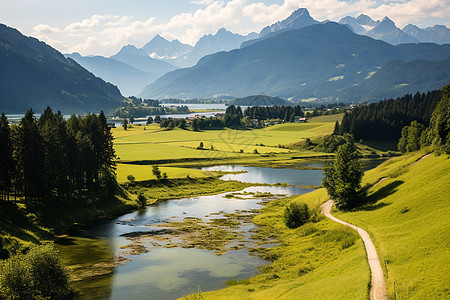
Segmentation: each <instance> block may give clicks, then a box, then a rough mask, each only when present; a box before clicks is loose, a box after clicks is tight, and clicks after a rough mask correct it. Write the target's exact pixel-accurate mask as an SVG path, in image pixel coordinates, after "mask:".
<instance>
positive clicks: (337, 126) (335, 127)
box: [333, 120, 340, 135]
mask: <svg viewBox="0 0 450 300" xmlns="http://www.w3.org/2000/svg"><path fill="white" fill-rule="evenodd" d="M333 134H334V135H339V134H340V130H339V121H337V120H336V123H335V124H334V130H333Z"/></svg>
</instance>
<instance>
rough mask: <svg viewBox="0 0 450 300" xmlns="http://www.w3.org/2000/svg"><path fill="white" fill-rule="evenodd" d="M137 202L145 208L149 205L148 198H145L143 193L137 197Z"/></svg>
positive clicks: (140, 206)
mask: <svg viewBox="0 0 450 300" xmlns="http://www.w3.org/2000/svg"><path fill="white" fill-rule="evenodd" d="M137 204H138V207H139V208H144V207H145V206H146V205H147V198H145V196H144V195H142V193H140V194H139V195H138V197H137Z"/></svg>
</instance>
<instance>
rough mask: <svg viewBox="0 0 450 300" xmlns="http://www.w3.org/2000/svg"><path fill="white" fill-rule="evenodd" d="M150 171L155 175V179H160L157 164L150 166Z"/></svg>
mask: <svg viewBox="0 0 450 300" xmlns="http://www.w3.org/2000/svg"><path fill="white" fill-rule="evenodd" d="M152 173H153V175H154V176H155V177H156V180H161V171H160V170H159V167H158V166H153V167H152Z"/></svg>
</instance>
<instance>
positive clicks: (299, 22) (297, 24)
mask: <svg viewBox="0 0 450 300" xmlns="http://www.w3.org/2000/svg"><path fill="white" fill-rule="evenodd" d="M317 23H319V22H318V21H316V20H314V19H313V18H312V17H311V16H310V15H309V11H308V10H307V9H306V8H299V9H297V10H296V11H294V12H293V13H292V14H291V15H290V16H289V17H288V18H287V19H285V20H283V21H279V22H276V23H275V24H272V25H270V26H266V27H264V28H263V30H261V32H260V33H259V37H260V38H261V37H264V36H266V35H269V34H271V33H273V32H277V31H283V30H286V29H300V28H303V27H305V26H310V25H314V24H317Z"/></svg>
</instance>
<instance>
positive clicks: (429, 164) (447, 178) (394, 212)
mask: <svg viewBox="0 0 450 300" xmlns="http://www.w3.org/2000/svg"><path fill="white" fill-rule="evenodd" d="M423 155H425V153H422V152H420V153H412V154H409V155H407V156H401V157H396V158H393V159H391V160H389V161H387V162H385V163H384V164H382V165H380V166H379V167H377V168H375V169H373V170H371V171H368V172H366V174H365V176H364V179H363V183H364V184H365V183H371V184H375V183H376V184H375V185H374V186H373V187H372V189H371V191H370V194H369V197H368V204H367V205H366V206H365V207H363V208H362V209H360V210H357V211H353V212H338V211H334V212H333V214H335V215H336V216H337V217H338V218H341V219H343V220H346V221H348V222H350V223H353V224H357V225H358V226H361V227H362V228H364V229H366V230H367V231H368V232H369V233H370V234H371V235H372V239H373V241H374V243H375V245H376V247H377V250H378V254H379V256H380V259H381V263H382V265H383V266H387V273H386V270H385V274H387V278H386V279H387V285H388V291H389V294H390V297H391V298H392V299H393V298H394V281H395V285H396V295H395V296H396V298H397V299H443V298H445V297H447V296H448V294H449V286H448V280H449V275H448V274H450V267H449V265H448V262H449V261H450V250H449V249H450V237H449V235H448V232H449V231H450V224H449V222H448V215H449V213H450V198H449V197H448V195H449V194H450V184H449V183H450V172H449V171H450V159H449V157H448V156H445V155H442V156H439V157H435V156H429V157H427V158H425V159H423V160H419V159H420V158H421V157H422V156H423ZM418 160H419V161H418ZM382 178H385V179H383V180H382V181H380V180H381V179H382ZM327 199H328V196H327V194H326V192H325V190H324V189H319V190H317V191H315V192H312V193H309V194H306V195H302V196H300V197H298V198H297V199H295V200H294V201H304V202H307V203H308V205H309V206H310V207H314V206H317V205H318V203H322V202H324V201H326V200H327ZM284 201H290V200H284ZM283 209H284V205H283V203H282V202H281V203H278V204H277V202H272V203H270V204H268V205H267V206H266V208H264V209H263V211H262V213H261V214H260V215H259V216H258V217H256V218H255V222H256V223H257V224H259V225H262V226H263V231H262V233H263V235H266V236H271V235H273V234H276V235H277V236H278V239H279V240H280V241H281V246H279V247H276V248H273V249H272V250H268V252H267V253H263V256H265V257H267V258H270V257H271V256H278V259H276V260H275V261H274V263H273V264H272V265H270V266H271V267H266V268H264V272H263V273H262V274H260V275H257V276H255V277H253V278H251V279H250V280H247V281H243V282H240V283H239V282H238V284H237V285H235V286H231V287H228V288H226V289H223V290H219V291H214V292H207V293H204V296H206V298H207V299H209V298H213V299H233V298H239V299H268V298H280V299H293V298H301V299H365V298H367V297H368V283H369V282H370V277H369V268H368V265H367V262H366V256H365V252H364V248H363V245H362V242H361V241H360V240H359V239H358V241H357V242H356V244H355V245H354V246H351V247H349V248H346V249H343V250H342V249H341V250H339V248H338V249H337V250H336V244H339V242H338V243H336V242H333V243H331V244H327V241H328V240H329V239H328V238H327V235H329V233H327V232H329V231H330V230H333V229H338V230H342V229H339V228H340V227H339V225H336V224H335V223H333V222H331V221H328V220H322V221H320V222H319V223H316V224H315V226H316V228H317V229H319V231H318V232H321V231H325V233H322V234H318V233H317V232H316V233H314V234H312V235H307V234H305V232H308V231H309V230H310V229H309V228H308V226H310V225H306V226H307V227H306V228H304V229H302V227H300V228H299V229H296V230H289V229H287V228H285V227H284V226H283V224H282V212H283ZM311 262H313V263H311ZM384 263H386V265H385V264H384ZM305 264H306V266H307V267H311V266H312V270H311V271H310V272H308V273H307V274H305V275H303V276H298V270H301V269H303V268H304V266H305ZM296 272H297V276H296ZM274 274H277V276H279V277H280V278H276V279H274V277H276V276H274Z"/></svg>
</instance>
